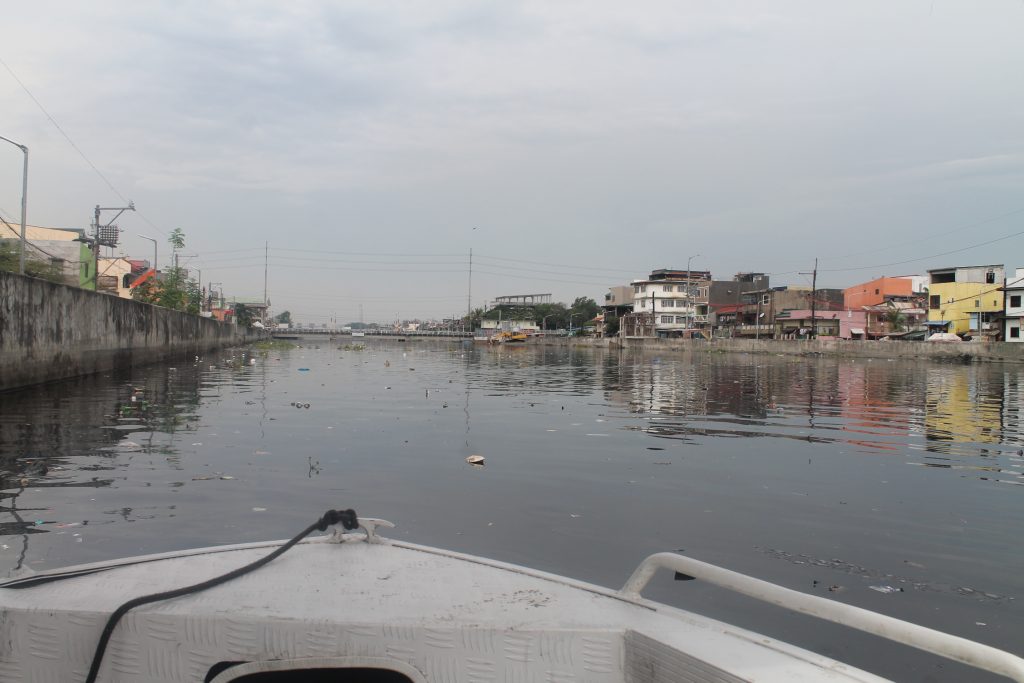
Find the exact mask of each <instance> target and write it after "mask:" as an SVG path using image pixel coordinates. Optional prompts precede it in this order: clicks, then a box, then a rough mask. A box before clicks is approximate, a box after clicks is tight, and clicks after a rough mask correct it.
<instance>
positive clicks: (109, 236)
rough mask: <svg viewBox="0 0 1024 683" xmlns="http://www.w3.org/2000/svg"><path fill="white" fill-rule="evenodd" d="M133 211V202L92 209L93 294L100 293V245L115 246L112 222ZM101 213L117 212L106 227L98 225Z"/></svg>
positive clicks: (115, 233)
mask: <svg viewBox="0 0 1024 683" xmlns="http://www.w3.org/2000/svg"><path fill="white" fill-rule="evenodd" d="M134 210H135V202H128V206H125V207H101V206H100V205H99V204H97V205H96V208H95V209H94V220H93V227H94V228H95V232H94V233H93V239H92V248H93V249H92V267H93V274H92V283H93V291H94V292H98V291H100V245H104V244H105V245H106V246H108V247H114V246H116V245H117V226H116V225H114V221H116V220H117V219H118V218H120V216H121V214H122V213H124V212H125V211H134ZM103 211H117V215H115V216H114V217H113V218H111V219H110V222H109V223H107V224H106V225H100V213H101V212H103ZM154 244H155V242H154ZM174 265H175V266H177V265H178V264H177V261H175V264H174Z"/></svg>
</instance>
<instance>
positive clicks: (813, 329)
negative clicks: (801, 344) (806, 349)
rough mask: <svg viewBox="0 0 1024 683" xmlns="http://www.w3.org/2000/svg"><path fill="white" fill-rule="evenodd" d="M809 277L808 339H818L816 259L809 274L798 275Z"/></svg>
mask: <svg viewBox="0 0 1024 683" xmlns="http://www.w3.org/2000/svg"><path fill="white" fill-rule="evenodd" d="M800 274H801V275H810V276H811V334H810V335H809V336H808V339H817V337H818V259H814V270H812V271H811V272H810V273H800Z"/></svg>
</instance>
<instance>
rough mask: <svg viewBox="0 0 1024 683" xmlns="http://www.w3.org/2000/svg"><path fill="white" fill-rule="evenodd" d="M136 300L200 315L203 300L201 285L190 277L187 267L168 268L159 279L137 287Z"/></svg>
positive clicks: (134, 295)
mask: <svg viewBox="0 0 1024 683" xmlns="http://www.w3.org/2000/svg"><path fill="white" fill-rule="evenodd" d="M132 298H134V299H135V300H136V301H143V302H145V303H148V304H154V305H156V306H163V307H164V308H170V309H173V310H175V311H182V312H184V313H191V314H192V315H199V309H200V303H201V300H202V296H201V293H200V291H199V285H198V283H197V282H196V281H195V280H190V279H189V278H188V271H187V270H186V269H185V268H168V269H167V270H165V271H164V272H163V273H161V275H160V279H159V280H158V281H155V282H154V281H153V279H152V278H151V279H149V280H147V281H146V282H144V283H143V284H141V285H139V286H138V287H136V288H135V293H134V294H133V295H132Z"/></svg>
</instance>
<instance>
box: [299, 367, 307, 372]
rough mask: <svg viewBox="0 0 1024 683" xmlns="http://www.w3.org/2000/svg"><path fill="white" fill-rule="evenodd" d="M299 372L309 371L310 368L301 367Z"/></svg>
mask: <svg viewBox="0 0 1024 683" xmlns="http://www.w3.org/2000/svg"><path fill="white" fill-rule="evenodd" d="M299 372H309V368H299Z"/></svg>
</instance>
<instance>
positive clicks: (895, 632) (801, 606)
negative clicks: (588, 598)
mask: <svg viewBox="0 0 1024 683" xmlns="http://www.w3.org/2000/svg"><path fill="white" fill-rule="evenodd" d="M662 568H664V569H671V570H673V571H676V572H681V573H683V574H685V575H687V576H692V577H693V578H695V579H700V580H701V581H707V582H708V583H712V584H714V585H716V586H720V587H722V588H725V589H727V590H731V591H733V592H736V593H741V594H743V595H746V596H748V597H751V598H754V599H756V600H761V601H763V602H767V603H771V604H773V605H778V606H779V607H784V608H786V609H789V610H793V611H794V612H800V613H802V614H807V615H809V616H812V617H817V618H819V619H825V620H826V621H831V622H834V623H836V624H842V625H843V626H848V627H850V628H855V629H857V630H859V631H864V632H866V633H870V634H872V635H876V636H879V637H881V638H885V639H887V640H892V641H895V642H897V643H902V644H904V645H909V646H910V647H915V648H917V649H919V650H924V651H926V652H931V653H932V654H936V655H939V656H940V657H945V658H947V659H952V660H954V661H957V662H961V663H963V664H967V665H968V666H973V667H975V668H978V669H984V670H985V671H991V672H992V673H995V674H999V675H1002V676H1007V677H1009V678H1012V679H1013V680H1015V681H1020V682H1022V683H1024V659H1021V658H1020V657H1017V656H1015V655H1012V654H1010V653H1009V652H1004V651H1003V650H998V649H996V648H994V647H989V646H988V645H982V644H981V643H976V642H974V641H971V640H967V639H966V638H960V637H958V636H952V635H949V634H948V633H942V632H941V631H936V630H934V629H930V628H925V627H924V626H918V625H916V624H911V623H910V622H907V621H902V620H900V619H895V618H893V617H888V616H885V615H884V614H878V613H877V612H872V611H871V610H866V609H862V608H860V607H854V606H853V605H846V604H844V603H841V602H835V601H834V600H827V599H825V598H821V597H818V596H816V595H807V594H806V593H801V592H799V591H795V590H791V589H789V588H783V587H782V586H778V585H776V584H774V583H769V582H768V581H762V580H761V579H755V578H754V577H752V576H747V575H746V574H740V573H738V572H734V571H730V570H728V569H723V568H722V567H718V566H716V565H713V564H708V563H707V562H701V561H699V560H694V559H693V558H690V557H684V556H682V555H676V554H674V553H656V554H654V555H651V556H650V557H648V558H647V559H646V560H644V561H643V562H641V563H640V566H639V567H637V568H636V570H635V571H634V572H633V575H632V576H630V577H629V580H628V581H626V584H625V585H624V586H623V587H622V590H621V591H620V593H622V595H623V596H624V597H626V598H630V599H638V598H640V592H641V591H642V590H643V589H644V587H645V586H647V583H648V582H649V581H650V580H651V578H652V577H653V576H654V574H655V572H657V571H658V569H662Z"/></svg>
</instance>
